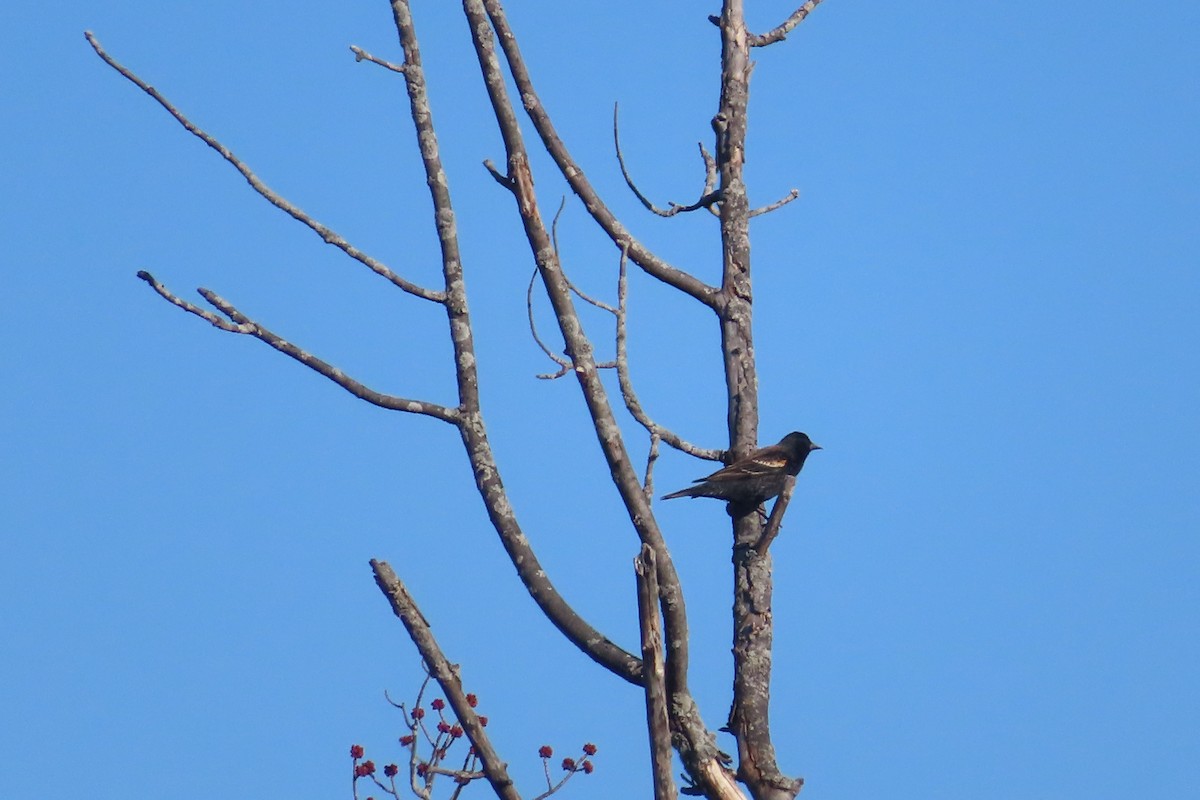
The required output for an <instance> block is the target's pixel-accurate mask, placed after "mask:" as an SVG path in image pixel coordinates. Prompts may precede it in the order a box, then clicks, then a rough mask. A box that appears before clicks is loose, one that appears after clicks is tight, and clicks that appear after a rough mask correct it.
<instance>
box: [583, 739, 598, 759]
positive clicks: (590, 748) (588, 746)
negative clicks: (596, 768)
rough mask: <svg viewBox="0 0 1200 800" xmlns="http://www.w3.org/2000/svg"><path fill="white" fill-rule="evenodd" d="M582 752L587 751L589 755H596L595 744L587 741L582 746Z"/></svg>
mask: <svg viewBox="0 0 1200 800" xmlns="http://www.w3.org/2000/svg"><path fill="white" fill-rule="evenodd" d="M583 752H585V753H587V754H588V755H589V756H594V755H596V745H594V744H592V743H591V742H588V743H587V744H585V745H584V746H583Z"/></svg>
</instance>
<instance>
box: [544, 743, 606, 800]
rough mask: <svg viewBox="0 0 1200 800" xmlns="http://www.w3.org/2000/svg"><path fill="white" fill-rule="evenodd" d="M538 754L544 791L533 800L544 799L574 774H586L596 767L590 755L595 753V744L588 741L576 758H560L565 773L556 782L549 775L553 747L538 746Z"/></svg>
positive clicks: (589, 773)
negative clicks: (543, 780)
mask: <svg viewBox="0 0 1200 800" xmlns="http://www.w3.org/2000/svg"><path fill="white" fill-rule="evenodd" d="M538 755H539V756H541V758H542V771H543V772H545V774H546V791H544V792H542V793H541V794H539V795H538V796H537V797H535V798H533V800H546V798H547V797H549V796H550V795H552V794H554V793H555V792H557V791H558V790H559V789H561V788H562V787H563V786H566V784H567V781H569V780H571V778H573V777H575V775H576V774H578V773H580V772H583V773H586V774H588V775H591V774H592V771H593V770H594V769H595V768H596V766H595V764H593V763H592V760H591V759H592V756H594V755H596V745H594V744H592V743H591V742H588V743H587V744H585V745H584V746H583V755H582V756H581V757H580V758H578V759H575V758H564V759H563V760H562V769H563V772H565V773H566V774H565V775H563V776H562V778H560V779H559V781H558V783H555V782H554V779H553V778H551V777H550V759H552V758H554V748H552V747H551V746H550V745H548V744H544V745H542V746H541V747H539V748H538Z"/></svg>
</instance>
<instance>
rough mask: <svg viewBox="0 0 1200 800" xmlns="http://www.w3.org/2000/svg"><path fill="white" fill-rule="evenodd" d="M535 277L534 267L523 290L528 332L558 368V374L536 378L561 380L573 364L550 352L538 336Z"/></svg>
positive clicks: (567, 359)
mask: <svg viewBox="0 0 1200 800" xmlns="http://www.w3.org/2000/svg"><path fill="white" fill-rule="evenodd" d="M537 276H538V270H537V267H534V268H533V274H532V275H530V276H529V286H527V287H526V288H525V310H526V312H527V313H528V315H529V332H530V333H531V334H533V340H534V341H535V342H537V346H538V347H540V348H541V349H542V352H543V353H545V354H546V356H547V357H548V358H549V359H550V360H551V361H553V362H554V363H555V364H558V367H559V370H558V372H553V373H551V372H544V373H541V374H539V375H538V376H537V377H539V378H541V379H542V380H555V379H556V378H561V377H562V376H564V375H567V374H569V373H570V372H571V367H573V366H574V364H572V363H571V359H569V358H567V357H566V356H560V355H559V354H558V353H556V352H554V351H553V350H551V349H550V346H549V345H547V344H546V343H545V342H544V341H542V337H541V336H540V335H539V334H538V331H537V322H536V321H535V320H534V315H533V284H534V283H535V282H536V281H537Z"/></svg>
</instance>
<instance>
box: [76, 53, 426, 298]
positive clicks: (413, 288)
mask: <svg viewBox="0 0 1200 800" xmlns="http://www.w3.org/2000/svg"><path fill="white" fill-rule="evenodd" d="M83 35H84V36H85V37H86V38H87V40H88V44H90V45H91V46H92V49H93V50H95V51H96V55H98V56H100V58H102V59H103V60H104V63H106V64H108V65H109V66H110V67H112V68H113V69H115V70H116V71H117V72H119V73H120V74H121V75H122V76H123V77H124V78H126V79H127V80H128V81H130V82H131V83H132V84H134V85H135V86H137V87H138V88H139V89H141V90H142V91H143V92H145V93H146V94H148V95H150V96H151V97H153V98H154V99H155V100H156V101H157V102H158V104H159V105H160V106H162V107H163V108H165V109H166V110H167V113H168V114H170V115H171V116H172V117H174V118H175V120H176V121H177V122H178V123H179V124H180V125H182V126H183V127H184V128H186V129H187V131H188V132H189V133H191V134H192V135H193V136H195V137H196V138H198V139H200V140H201V141H202V142H204V143H205V144H206V145H208V146H209V147H211V148H212V149H213V150H216V151H217V152H218V153H219V154H220V155H221V157H222V158H223V159H225V160H226V161H228V162H229V163H230V164H231V165H232V166H233V168H234V169H236V170H237V171H238V172H240V173H241V174H242V177H243V178H245V179H246V181H247V183H249V184H250V186H251V187H253V189H254V191H256V192H258V193H259V194H260V195H262V196H263V197H264V198H265V199H266V200H267V202H268V203H270V204H271V205H273V206H275V207H276V208H278V209H280V210H281V211H283V212H284V213H286V214H287V215H288V216H290V217H291V218H292V219H294V220H296V221H298V222H301V223H303V224H304V225H306V226H308V227H309V228H310V229H311V230H312V231H313V232H314V233H316V234H317V235H318V236H320V237H321V239H322V240H324V241H325V242H326V243H328V244H331V245H333V246H334V247H336V248H338V249H339V250H341V251H342V252H343V253H345V254H346V255H348V256H350V257H351V258H353V259H354V260H355V261H357V262H359V263H360V264H363V265H364V266H366V267H367V268H368V269H369V270H371V271H372V272H374V273H375V274H376V275H379V276H380V277H382V278H385V279H387V280H388V281H390V282H391V283H392V284H393V285H394V286H397V287H399V288H400V289H403V290H404V291H406V292H408V293H409V294H411V295H413V296H414V297H420V298H421V299H423V300H431V301H433V302H435V303H443V302H445V300H446V296H445V294H443V293H442V292H438V291H435V290H433V289H427V288H425V287H424V286H418V285H417V284H415V283H413V282H412V281H409V280H407V279H405V278H402V277H401V276H399V275H397V274H396V273H395V272H393V271H392V270H391V269H390V268H389V267H388V266H386V265H385V264H384V263H383V262H381V261H379V260H377V259H374V258H372V257H371V256H369V255H367V254H366V253H364V252H363V251H361V250H359V249H358V248H356V247H354V246H353V245H351V244H350V243H349V242H347V241H346V240H345V239H343V238H342V237H341V235H340V234H338V233H337V232H336V231H334V230H333V229H332V228H329V227H327V226H325V225H322V224H321V223H319V222H317V221H316V220H315V219H313V218H312V217H310V216H309V215H308V214H306V213H305V212H304V211H302V210H301V209H299V208H298V207H296V206H295V205H293V204H292V203H290V202H288V201H287V200H285V199H284V198H283V197H282V196H280V195H279V194H277V193H276V192H275V191H274V190H272V189H271V187H269V186H267V185H266V184H265V183H263V182H262V180H260V179H259V177H258V176H257V175H255V174H254V173H253V172H251V171H250V168H249V167H247V166H246V165H245V163H244V162H242V160H241V159H240V158H238V157H237V156H235V155H234V154H233V152H232V151H230V149H229V148H228V147H226V146H225V145H223V144H221V143H220V142H219V141H217V140H216V139H215V138H213V137H212V136H210V135H209V134H207V133H205V132H204V131H203V130H201V129H200V128H198V127H197V126H196V125H195V124H194V123H193V122H192V121H191V120H189V119H188V118H187V117H185V116H184V115H183V113H182V112H181V111H179V109H177V108H175V106H173V105H171V103H170V101H169V100H167V98H165V97H163V96H162V95H161V94H160V93H159V92H158V90H157V89H155V88H154V87H153V86H151V85H150V84H148V83H146V82H145V81H144V80H142V79H141V78H139V77H138V76H137V75H135V74H134V73H133V72H131V71H130V70H129V69H128V68H126V67H124V66H122V65H121V64H120V63H118V62H117V61H116V59H114V58H113V57H112V56H110V55H109V54H108V53H107V52H105V50H104V48H103V47H101V46H100V42H99V41H97V40H96V37H95V36H94V35H92V32H91V31H85V32H84V34H83Z"/></svg>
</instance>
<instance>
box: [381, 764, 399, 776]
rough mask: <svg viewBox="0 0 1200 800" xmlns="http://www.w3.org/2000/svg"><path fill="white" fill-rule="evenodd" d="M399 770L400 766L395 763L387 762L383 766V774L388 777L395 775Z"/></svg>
mask: <svg viewBox="0 0 1200 800" xmlns="http://www.w3.org/2000/svg"><path fill="white" fill-rule="evenodd" d="M399 771H400V768H399V767H397V766H396V765H395V764H388V765H387V766H386V767H384V768H383V774H384V775H387V776H388V777H389V778H394V777H396V773H397V772H399Z"/></svg>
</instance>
